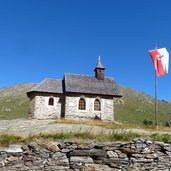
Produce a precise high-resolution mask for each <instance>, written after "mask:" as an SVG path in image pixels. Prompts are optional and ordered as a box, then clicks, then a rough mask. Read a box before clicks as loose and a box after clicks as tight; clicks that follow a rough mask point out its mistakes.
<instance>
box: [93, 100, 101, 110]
mask: <svg viewBox="0 0 171 171" xmlns="http://www.w3.org/2000/svg"><path fill="white" fill-rule="evenodd" d="M94 110H95V111H100V110H101V105H100V101H99V100H98V99H96V100H95V101H94Z"/></svg>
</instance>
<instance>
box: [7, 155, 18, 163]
mask: <svg viewBox="0 0 171 171" xmlns="http://www.w3.org/2000/svg"><path fill="white" fill-rule="evenodd" d="M15 160H18V157H14V156H10V157H8V158H7V161H10V162H11V161H15Z"/></svg>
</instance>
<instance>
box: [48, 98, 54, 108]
mask: <svg viewBox="0 0 171 171" xmlns="http://www.w3.org/2000/svg"><path fill="white" fill-rule="evenodd" d="M48 104H49V106H53V105H54V99H53V98H50V99H49V103H48Z"/></svg>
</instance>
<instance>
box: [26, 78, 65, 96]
mask: <svg viewBox="0 0 171 171" xmlns="http://www.w3.org/2000/svg"><path fill="white" fill-rule="evenodd" d="M31 92H46V93H63V86H62V80H55V79H49V78H47V79H44V80H43V81H42V82H40V83H39V84H37V85H36V86H34V87H33V88H32V89H31V90H30V91H28V92H27V94H29V93H31Z"/></svg>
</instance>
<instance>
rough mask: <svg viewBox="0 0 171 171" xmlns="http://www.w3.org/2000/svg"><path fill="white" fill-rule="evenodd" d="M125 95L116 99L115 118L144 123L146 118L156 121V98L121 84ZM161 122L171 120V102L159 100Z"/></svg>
mask: <svg viewBox="0 0 171 171" xmlns="http://www.w3.org/2000/svg"><path fill="white" fill-rule="evenodd" d="M120 90H121V92H122V93H123V97H122V98H121V99H118V100H116V101H115V113H116V115H115V120H119V121H126V122H129V123H137V124H142V122H143V121H144V120H147V121H152V122H153V123H155V99H154V98H153V97H152V96H149V95H148V94H146V93H142V92H139V91H136V90H134V89H131V88H128V87H124V86H120ZM158 116H159V117H158V118H159V123H162V124H163V125H164V124H165V123H166V122H170V120H171V103H170V102H168V101H165V100H158Z"/></svg>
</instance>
